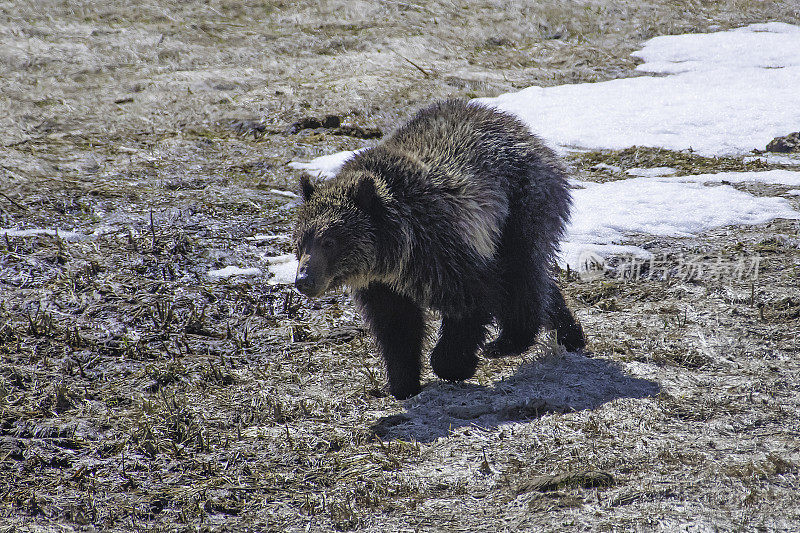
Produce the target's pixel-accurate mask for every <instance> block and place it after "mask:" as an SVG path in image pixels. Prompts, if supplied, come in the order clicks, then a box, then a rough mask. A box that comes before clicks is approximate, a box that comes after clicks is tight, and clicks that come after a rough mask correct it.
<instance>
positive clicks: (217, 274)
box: [208, 266, 261, 279]
mask: <svg viewBox="0 0 800 533" xmlns="http://www.w3.org/2000/svg"><path fill="white" fill-rule="evenodd" d="M260 274H261V270H259V269H257V268H239V267H236V266H226V267H225V268H221V269H219V270H209V271H208V276H209V277H211V278H217V279H224V278H230V277H232V276H258V275H260Z"/></svg>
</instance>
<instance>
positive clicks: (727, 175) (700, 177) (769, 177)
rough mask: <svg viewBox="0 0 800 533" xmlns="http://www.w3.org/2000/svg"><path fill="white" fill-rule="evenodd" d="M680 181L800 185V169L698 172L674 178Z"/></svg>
mask: <svg viewBox="0 0 800 533" xmlns="http://www.w3.org/2000/svg"><path fill="white" fill-rule="evenodd" d="M674 179H675V180H680V181H693V182H696V183H709V182H715V183H719V182H722V181H727V182H729V183H743V182H747V181H752V182H758V183H770V184H773V185H788V186H789V187H799V186H800V171H797V170H764V171H759V172H719V173H717V174H696V175H694V176H681V177H679V178H674Z"/></svg>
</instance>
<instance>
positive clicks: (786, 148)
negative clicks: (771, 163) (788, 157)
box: [767, 131, 800, 153]
mask: <svg viewBox="0 0 800 533" xmlns="http://www.w3.org/2000/svg"><path fill="white" fill-rule="evenodd" d="M767 152H782V153H789V152H800V131H796V132H794V133H790V134H789V135H784V136H783V137H775V138H774V139H772V140H771V141H770V142H769V144H768V145H767Z"/></svg>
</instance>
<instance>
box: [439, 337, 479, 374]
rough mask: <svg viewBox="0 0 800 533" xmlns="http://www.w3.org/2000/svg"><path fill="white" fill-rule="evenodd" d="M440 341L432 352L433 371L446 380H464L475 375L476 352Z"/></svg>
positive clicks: (476, 365) (476, 366) (476, 364)
mask: <svg viewBox="0 0 800 533" xmlns="http://www.w3.org/2000/svg"><path fill="white" fill-rule="evenodd" d="M459 348H460V347H459V346H450V345H448V343H443V342H442V341H439V344H437V345H436V347H435V348H434V349H433V352H431V368H433V372H434V373H435V374H436V375H437V376H439V377H440V378H442V379H444V380H446V381H464V380H465V379H469V378H471V377H472V376H473V375H475V369H476V368H478V357H477V356H476V355H475V353H474V352H471V351H467V350H464V349H459Z"/></svg>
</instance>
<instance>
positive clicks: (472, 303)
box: [295, 101, 585, 398]
mask: <svg viewBox="0 0 800 533" xmlns="http://www.w3.org/2000/svg"><path fill="white" fill-rule="evenodd" d="M302 189H303V197H304V200H305V201H304V204H303V206H302V207H301V209H300V213H299V217H298V223H297V227H296V230H295V242H296V248H297V254H298V258H299V259H300V267H299V269H298V278H297V281H296V285H297V287H298V289H300V290H301V291H303V292H304V293H306V294H308V295H310V296H316V295H319V294H321V293H322V292H324V291H325V290H327V289H329V288H331V287H334V286H337V285H341V284H346V285H348V286H350V287H351V289H352V290H353V295H354V298H355V300H356V303H357V304H358V306H359V309H360V310H361V312H362V314H363V316H364V318H365V319H366V321H367V323H368V324H369V326H370V329H371V330H372V332H373V334H374V335H375V337H376V340H377V342H378V344H379V346H380V348H381V351H382V353H383V356H384V358H385V360H386V364H387V373H388V377H389V388H390V390H391V392H392V394H394V395H395V396H397V397H398V398H405V397H408V396H412V395H414V394H416V393H417V392H418V391H419V375H420V357H421V353H420V352H421V349H422V340H423V336H424V331H425V324H424V318H423V317H424V314H423V309H424V308H432V309H435V310H438V311H439V312H440V313H441V315H442V328H441V331H440V338H439V341H438V343H437V345H436V346H435V347H434V349H433V352H432V354H431V365H432V367H433V370H434V372H435V373H436V374H437V375H438V376H440V377H441V378H443V379H447V380H453V381H460V380H463V379H467V378H469V377H471V376H472V375H473V374H474V372H475V368H476V366H477V362H478V359H477V355H476V353H477V351H478V349H479V348H480V347H481V346H482V345H483V342H484V339H485V335H486V326H487V325H488V324H489V323H490V322H491V321H492V320H493V319H494V320H496V321H497V323H498V325H499V326H500V337H499V338H498V339H497V340H496V341H494V342H493V343H491V344H489V345H487V346H486V347H484V354H486V355H488V356H500V355H506V354H508V353H518V352H521V351H524V350H525V349H526V348H528V347H529V346H530V345H531V344H532V343H533V341H534V340H535V337H536V335H537V333H538V332H539V330H540V329H541V327H542V325H543V324H545V323H548V324H550V325H551V326H552V327H555V329H556V331H557V336H558V339H559V342H561V343H562V344H564V345H565V346H566V347H567V348H569V349H577V348H581V347H583V346H584V344H585V343H584V337H583V332H582V330H581V328H580V326H579V325H578V324H577V323H576V322H575V320H574V318H573V317H572V314H571V313H570V312H569V310H568V309H567V308H566V305H565V303H564V299H563V296H561V294H560V292H559V291H558V288H557V287H556V286H555V284H554V282H553V280H552V273H551V269H550V265H551V264H552V262H553V255H554V253H555V252H556V249H557V246H558V242H559V239H560V238H561V236H562V235H563V232H564V228H565V225H566V222H567V219H568V216H569V208H570V194H569V189H568V186H567V174H566V171H565V169H564V167H563V165H562V164H561V162H560V161H559V160H558V158H557V157H556V156H555V154H554V153H553V152H552V151H551V150H550V149H549V148H547V147H546V146H545V145H544V144H543V143H542V142H541V141H540V140H539V139H538V138H537V137H535V136H534V135H532V134H531V133H530V132H529V131H528V129H527V127H526V126H525V125H524V124H523V123H521V122H520V121H519V120H517V119H516V118H514V117H513V116H511V115H508V114H505V113H501V112H498V111H495V110H492V109H489V108H486V107H483V106H479V105H475V104H467V103H465V102H461V101H446V102H442V103H438V104H435V105H433V106H431V107H429V108H426V109H424V110H422V111H420V112H419V113H418V114H417V115H416V116H415V117H414V118H413V119H412V120H411V121H409V122H408V123H407V124H405V125H404V126H402V127H401V128H400V129H398V130H397V131H396V132H395V133H394V134H393V135H391V136H390V137H389V138H388V139H387V140H385V141H384V142H382V143H381V144H380V145H378V146H376V147H375V148H372V149H370V150H367V151H365V152H362V153H360V154H358V155H356V156H355V157H353V158H352V159H351V160H350V161H348V162H347V163H346V164H345V165H344V167H343V168H342V169H341V170H340V171H339V173H338V175H337V176H336V178H334V179H332V180H330V181H327V182H324V183H322V184H321V185H319V186H317V187H315V186H314V185H312V184H311V183H310V182H309V181H308V180H307V179H304V180H303V182H302Z"/></svg>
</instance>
